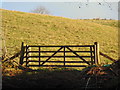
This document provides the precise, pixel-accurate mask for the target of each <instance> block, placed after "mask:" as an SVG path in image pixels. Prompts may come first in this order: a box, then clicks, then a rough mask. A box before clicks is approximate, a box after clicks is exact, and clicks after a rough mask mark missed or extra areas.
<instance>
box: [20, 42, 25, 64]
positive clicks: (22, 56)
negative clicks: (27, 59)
mask: <svg viewBox="0 0 120 90" xmlns="http://www.w3.org/2000/svg"><path fill="white" fill-rule="evenodd" d="M24 51H25V47H24V42H22V44H21V51H20V62H19V63H20V64H21V65H22V64H23V59H24Z"/></svg>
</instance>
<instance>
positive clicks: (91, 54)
mask: <svg viewBox="0 0 120 90" xmlns="http://www.w3.org/2000/svg"><path fill="white" fill-rule="evenodd" d="M92 48H93V47H90V56H91V64H92V65H93V63H94V62H93V53H92Z"/></svg>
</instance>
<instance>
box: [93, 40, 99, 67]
mask: <svg viewBox="0 0 120 90" xmlns="http://www.w3.org/2000/svg"><path fill="white" fill-rule="evenodd" d="M94 50H95V64H96V65H100V52H99V43H98V42H94Z"/></svg>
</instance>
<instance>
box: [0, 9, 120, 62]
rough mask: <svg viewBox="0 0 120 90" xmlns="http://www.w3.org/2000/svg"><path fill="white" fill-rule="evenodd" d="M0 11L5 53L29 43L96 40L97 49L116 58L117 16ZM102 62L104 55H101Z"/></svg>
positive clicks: (10, 53)
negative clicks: (73, 16) (79, 17)
mask: <svg viewBox="0 0 120 90" xmlns="http://www.w3.org/2000/svg"><path fill="white" fill-rule="evenodd" d="M1 11H2V33H3V34H4V37H3V40H5V42H6V47H7V51H8V52H7V54H8V55H9V56H11V55H13V54H14V53H16V52H18V51H19V50H20V46H21V43H22V42H25V43H26V44H29V45H85V44H87V45H88V44H93V43H94V42H99V43H100V51H101V52H103V53H105V54H107V55H109V56H110V57H112V58H114V59H118V28H117V20H74V19H68V18H63V17H56V16H49V15H40V14H33V13H25V12H18V11H9V10H3V9H2V10H1ZM3 44H4V43H3ZM101 60H102V61H103V62H104V60H106V59H105V58H103V57H101Z"/></svg>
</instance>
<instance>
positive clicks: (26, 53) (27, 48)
mask: <svg viewBox="0 0 120 90" xmlns="http://www.w3.org/2000/svg"><path fill="white" fill-rule="evenodd" d="M27 64H28V46H27V45H26V67H27V66H28V65H27Z"/></svg>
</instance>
